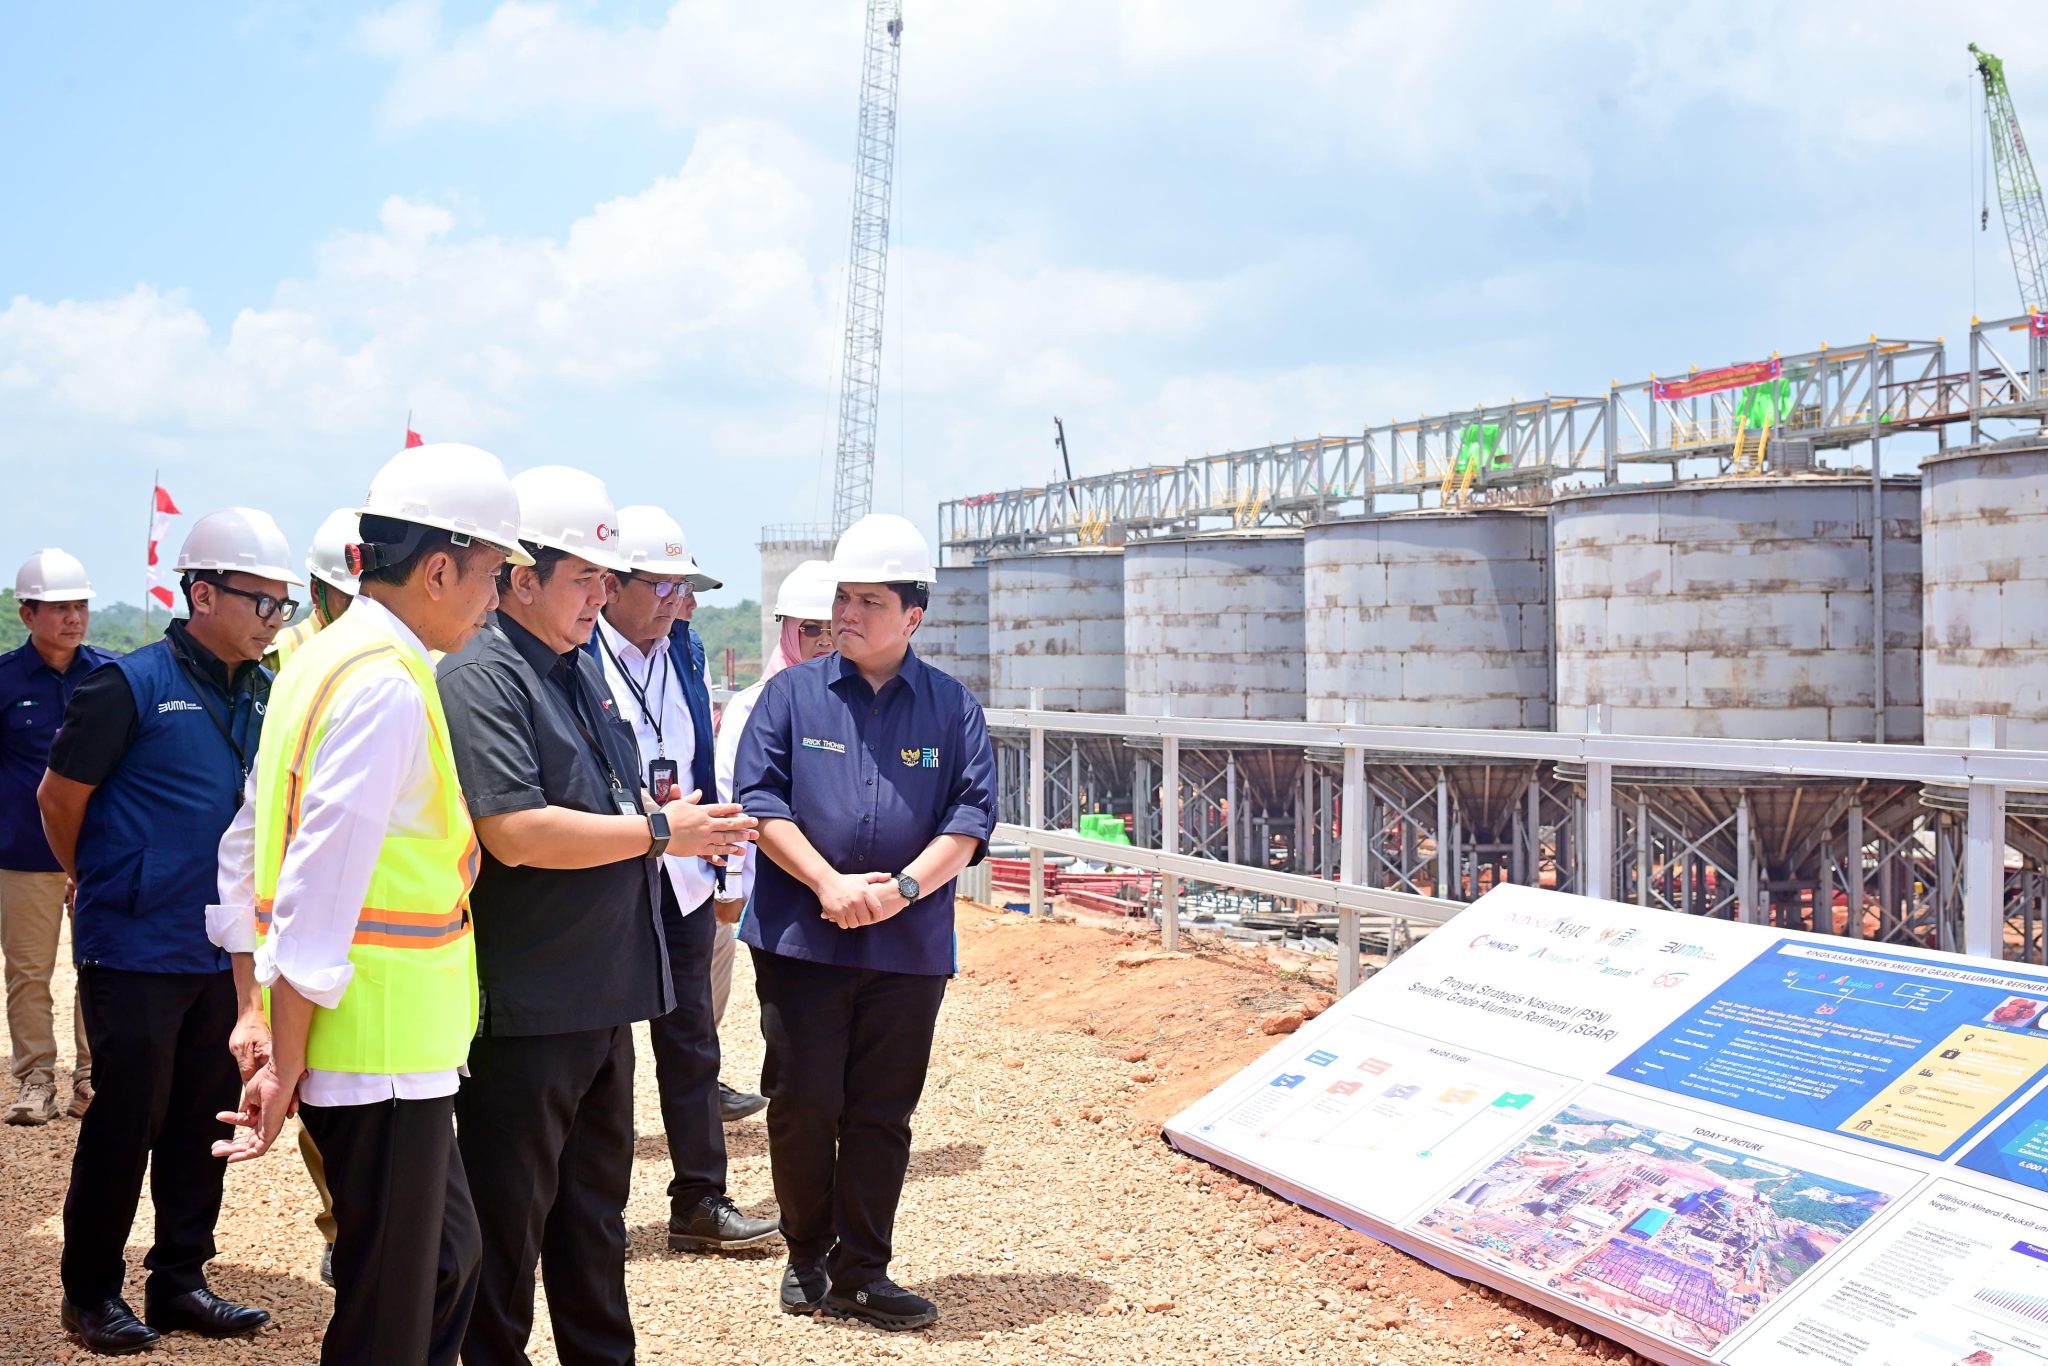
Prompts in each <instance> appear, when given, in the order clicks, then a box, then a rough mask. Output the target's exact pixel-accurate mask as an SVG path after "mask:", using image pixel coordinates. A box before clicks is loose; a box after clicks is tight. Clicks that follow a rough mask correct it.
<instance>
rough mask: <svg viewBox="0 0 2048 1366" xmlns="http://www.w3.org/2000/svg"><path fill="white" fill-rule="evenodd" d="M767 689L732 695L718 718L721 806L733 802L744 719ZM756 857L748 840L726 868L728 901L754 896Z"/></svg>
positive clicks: (758, 685) (764, 684)
mask: <svg viewBox="0 0 2048 1366" xmlns="http://www.w3.org/2000/svg"><path fill="white" fill-rule="evenodd" d="M767 686H768V680H767V679H765V678H764V679H762V680H761V681H760V682H759V683H756V684H755V685H754V686H753V687H751V688H747V689H745V690H744V691H742V692H739V693H736V694H734V696H733V698H732V700H731V701H729V702H727V703H726V704H725V713H724V715H722V716H721V717H720V718H719V721H718V745H717V748H716V750H715V751H714V754H715V756H716V759H717V762H716V764H715V765H714V767H715V769H716V771H717V774H718V800H720V801H722V802H729V801H732V800H734V797H733V795H732V774H733V770H734V769H735V768H736V767H738V765H739V757H740V737H741V736H742V735H744V734H746V731H747V718H748V717H750V716H752V715H753V714H754V704H755V703H757V702H759V701H760V700H761V690H762V689H763V688H765V687H767ZM755 857H756V854H755V850H754V845H753V842H752V841H751V840H750V841H748V842H747V844H746V845H744V846H743V847H742V848H741V850H740V856H739V857H738V858H737V859H734V860H733V861H731V862H730V863H728V864H727V865H726V869H725V893H726V896H727V898H728V899H732V900H743V899H746V898H749V897H752V896H753V895H754V859H755ZM734 873H738V874H739V880H738V881H734V880H733V874H734ZM735 888H737V889H738V890H737V891H735V890H734V889H735Z"/></svg>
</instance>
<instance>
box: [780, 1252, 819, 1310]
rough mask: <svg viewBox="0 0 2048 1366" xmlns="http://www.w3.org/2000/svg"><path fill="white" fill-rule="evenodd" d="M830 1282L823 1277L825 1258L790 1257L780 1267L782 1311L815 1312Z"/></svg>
mask: <svg viewBox="0 0 2048 1366" xmlns="http://www.w3.org/2000/svg"><path fill="white" fill-rule="evenodd" d="M830 1285H831V1282H829V1281H827V1280H826V1279H825V1259H824V1258H823V1257H818V1258H816V1259H812V1260H805V1261H799V1260H797V1259H796V1258H794V1257H792V1258H790V1259H789V1265H788V1266H786V1267H784V1268H783V1269H782V1312H783V1313H785V1314H815V1313H817V1312H818V1309H819V1307H820V1306H822V1305H823V1304H824V1302H825V1291H826V1290H827V1289H828V1288H829V1287H830Z"/></svg>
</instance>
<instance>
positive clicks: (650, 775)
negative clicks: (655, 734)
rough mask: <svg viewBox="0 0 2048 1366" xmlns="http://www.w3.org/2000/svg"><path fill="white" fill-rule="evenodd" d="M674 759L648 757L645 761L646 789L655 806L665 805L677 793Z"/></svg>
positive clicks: (674, 797) (672, 799)
mask: <svg viewBox="0 0 2048 1366" xmlns="http://www.w3.org/2000/svg"><path fill="white" fill-rule="evenodd" d="M677 772H678V770H677V767H676V761H675V760H673V759H649V760H648V761H647V791H648V793H649V795H651V796H652V797H653V798H654V804H655V805H656V806H667V805H668V804H669V803H670V802H672V801H674V800H675V799H676V797H677V796H678V795H679V794H678V793H677V792H676V775H677Z"/></svg>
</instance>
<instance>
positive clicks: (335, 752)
mask: <svg viewBox="0 0 2048 1366" xmlns="http://www.w3.org/2000/svg"><path fill="white" fill-rule="evenodd" d="M348 610H349V612H350V613H351V614H356V613H361V614H363V615H364V616H366V617H368V618H369V619H370V620H371V621H373V622H374V623H375V624H376V626H377V627H378V629H379V630H380V631H381V632H383V633H384V634H387V635H389V636H390V637H391V638H392V639H393V640H394V641H396V642H397V643H398V645H399V646H400V648H402V649H405V650H409V651H411V652H413V653H414V654H416V655H417V656H418V657H419V659H420V660H421V662H423V663H424V662H426V661H427V651H426V647H425V646H423V645H421V644H420V640H419V637H418V636H416V635H414V634H413V633H412V630H411V629H410V628H409V627H407V626H406V624H405V623H404V622H402V621H400V620H399V619H398V618H397V617H395V616H393V615H392V614H391V612H390V610H389V609H387V608H385V607H384V606H383V605H382V604H380V603H378V602H376V601H375V600H374V599H371V598H366V597H359V598H357V599H356V600H355V601H354V602H353V603H352V604H350V606H349V609H348ZM363 624H364V623H363V622H362V621H358V622H356V625H357V626H361V625H363ZM328 716H329V719H328V723H327V730H326V734H325V735H324V736H323V738H322V739H321V742H320V749H319V751H318V753H317V754H315V755H314V759H313V763H312V766H311V768H310V769H309V770H308V772H307V774H306V780H305V785H304V788H303V789H302V795H301V798H300V803H299V811H300V816H299V824H298V829H297V830H296V832H295V833H294V834H293V836H292V840H291V843H290V844H289V845H287V846H286V847H285V851H284V866H283V868H282V869H281V870H280V872H279V873H278V879H277V896H276V898H275V904H274V905H273V907H272V914H271V922H270V934H269V936H268V937H267V938H265V939H264V941H263V943H262V945H261V946H260V947H259V946H258V945H257V943H256V867H255V853H256V830H255V826H256V801H257V794H256V774H255V771H254V770H253V769H252V770H251V772H250V774H249V783H248V789H247V791H246V793H245V796H244V800H243V802H242V809H241V810H239V811H237V812H236V813H235V818H234V821H233V822H232V823H231V824H230V825H229V826H228V831H227V834H225V835H223V836H222V837H221V842H220V870H219V876H220V904H219V905H216V906H209V907H207V908H206V933H207V937H208V938H209V939H211V940H213V942H214V943H216V944H218V945H219V946H220V947H221V948H222V949H224V950H226V951H227V952H229V953H250V952H254V953H255V955H256V980H257V981H258V982H259V983H261V984H262V985H264V986H266V987H267V986H270V985H271V984H272V983H274V982H276V981H277V979H278V978H280V977H282V978H284V980H285V981H287V982H289V983H291V985H292V987H293V988H294V989H295V990H296V991H297V992H298V993H299V994H300V995H301V996H303V997H305V998H306V999H307V1000H309V1001H311V1002H313V1004H315V1005H318V1006H324V1007H326V1008H327V1009H329V1010H332V1009H334V1008H335V1007H336V1006H338V1005H340V1004H341V999H342V996H343V995H344V994H345V993H346V992H347V991H348V984H349V980H350V979H351V978H352V977H353V976H354V975H355V965H354V964H352V963H350V962H349V960H348V953H349V946H350V945H351V944H352V943H354V942H355V933H356V922H357V920H358V919H359V918H360V917H361V915H362V910H363V898H364V897H365V896H367V895H368V893H369V889H370V879H371V877H372V876H373V875H374V874H375V872H376V869H377V858H378V854H379V853H380V851H381V850H382V848H383V844H384V834H385V831H386V830H387V829H388V830H391V831H393V832H395V833H398V834H412V835H420V836H423V837H430V836H434V835H437V834H439V833H440V831H441V826H442V822H441V821H440V819H439V817H440V807H439V805H438V803H437V800H436V799H437V797H438V796H439V792H440V779H439V777H438V775H436V774H435V772H434V763H433V760H432V759H431V758H429V757H428V753H427V742H428V733H429V732H428V722H427V706H426V701H425V699H424V698H422V697H421V696H420V691H419V689H418V687H416V686H415V685H414V684H413V682H412V680H411V679H410V678H408V677H405V676H403V675H390V674H379V675H377V676H376V677H374V678H372V679H370V680H368V681H367V682H364V683H362V684H361V685H360V686H357V687H355V688H352V689H350V690H349V692H348V693H347V694H346V695H345V696H344V697H343V698H342V699H341V701H339V702H337V703H336V704H335V705H334V708H333V710H332V711H331V712H329V714H328ZM437 909H439V908H437ZM459 1077H460V1072H459V1070H458V1069H456V1068H448V1069H446V1070H444V1071H438V1072H402V1073H364V1072H329V1071H322V1070H317V1069H316V1070H312V1071H309V1072H307V1073H306V1078H305V1080H304V1082H302V1083H301V1084H300V1087H299V1098H300V1099H301V1100H302V1101H304V1102H305V1103H306V1104H308V1105H369V1104H374V1103H377V1102H381V1101H387V1100H394V1099H395V1100H427V1099H431V1098H433V1097H436V1096H452V1095H454V1094H455V1091H456V1088H457V1086H458V1085H460V1081H459Z"/></svg>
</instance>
